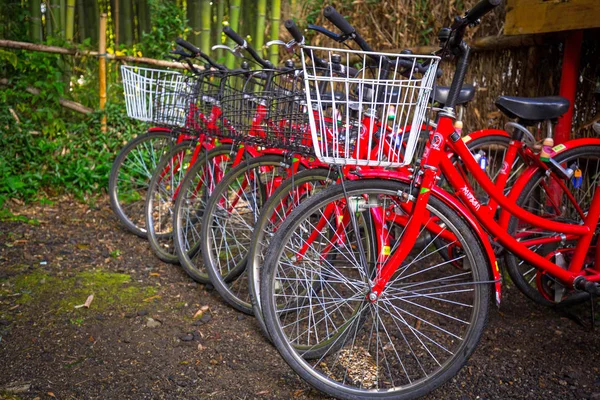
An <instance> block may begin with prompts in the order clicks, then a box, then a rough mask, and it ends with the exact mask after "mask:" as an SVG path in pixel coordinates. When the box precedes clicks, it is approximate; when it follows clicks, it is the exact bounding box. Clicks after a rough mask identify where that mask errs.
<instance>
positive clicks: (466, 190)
mask: <svg viewBox="0 0 600 400" xmlns="http://www.w3.org/2000/svg"><path fill="white" fill-rule="evenodd" d="M461 191H462V193H463V194H464V195H465V197H466V198H467V200H469V203H471V205H472V206H473V208H475V209H476V210H477V211H479V208H480V207H481V204H479V202H478V201H477V198H475V196H474V195H473V193H471V192H470V191H469V188H468V187H467V186H466V185H465V187H463V188H462V189H461Z"/></svg>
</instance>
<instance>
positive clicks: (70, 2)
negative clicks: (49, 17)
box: [65, 0, 75, 42]
mask: <svg viewBox="0 0 600 400" xmlns="http://www.w3.org/2000/svg"><path fill="white" fill-rule="evenodd" d="M66 18H67V20H66V25H65V39H66V40H67V41H68V42H72V41H73V34H74V31H75V0H67V16H66Z"/></svg>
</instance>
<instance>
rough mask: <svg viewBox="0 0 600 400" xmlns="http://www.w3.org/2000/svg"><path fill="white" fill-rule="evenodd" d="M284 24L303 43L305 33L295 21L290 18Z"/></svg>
mask: <svg viewBox="0 0 600 400" xmlns="http://www.w3.org/2000/svg"><path fill="white" fill-rule="evenodd" d="M283 25H284V26H285V29H287V30H288V32H289V33H290V35H292V37H293V38H294V40H295V41H296V42H298V43H302V41H303V40H304V35H303V34H302V32H300V29H298V27H297V26H296V23H295V22H294V21H292V20H291V19H288V20H286V21H285V22H284V23H283Z"/></svg>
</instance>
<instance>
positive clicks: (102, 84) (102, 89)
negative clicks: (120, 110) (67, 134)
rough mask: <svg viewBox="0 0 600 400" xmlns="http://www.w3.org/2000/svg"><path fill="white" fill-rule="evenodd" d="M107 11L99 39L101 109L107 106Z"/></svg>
mask: <svg viewBox="0 0 600 400" xmlns="http://www.w3.org/2000/svg"><path fill="white" fill-rule="evenodd" d="M106 18H107V15H106V13H102V14H101V15H100V24H99V28H100V29H99V31H98V33H99V41H98V53H100V54H98V58H99V59H98V75H99V77H98V78H99V81H100V110H104V108H105V106H106ZM102 132H106V114H104V116H102Z"/></svg>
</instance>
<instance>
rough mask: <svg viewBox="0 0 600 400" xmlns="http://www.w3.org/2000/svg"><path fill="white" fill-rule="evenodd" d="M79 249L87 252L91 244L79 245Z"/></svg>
mask: <svg viewBox="0 0 600 400" xmlns="http://www.w3.org/2000/svg"><path fill="white" fill-rule="evenodd" d="M77 248H78V249H79V250H87V249H89V248H90V245H89V244H85V243H78V244H77Z"/></svg>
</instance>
